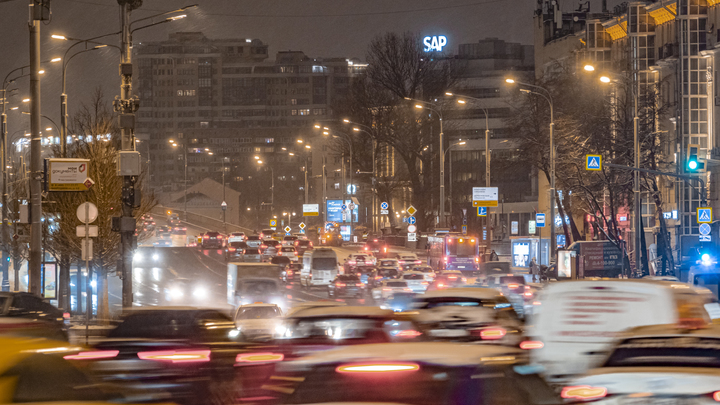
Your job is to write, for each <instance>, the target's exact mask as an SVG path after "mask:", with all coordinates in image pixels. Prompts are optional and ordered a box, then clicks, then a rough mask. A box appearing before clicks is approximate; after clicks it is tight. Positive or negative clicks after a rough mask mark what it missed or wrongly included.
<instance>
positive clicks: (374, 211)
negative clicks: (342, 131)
mask: <svg viewBox="0 0 720 405" xmlns="http://www.w3.org/2000/svg"><path fill="white" fill-rule="evenodd" d="M343 122H344V123H346V124H350V125H352V126H353V131H355V132H364V133H365V134H367V135H368V136H370V138H371V139H372V179H371V181H370V184H371V185H372V190H373V193H372V215H373V220H372V224H373V232H376V231H377V229H376V227H377V220H376V217H377V207H376V206H377V187H376V184H377V179H376V177H375V176H376V175H377V173H376V171H377V163H376V162H375V150H376V149H377V139H376V138H375V136H373V134H372V133H371V132H370V131H371V130H372V128H370V127H369V126H367V125H363V124H359V123H357V122H352V121H350V120H349V119H347V118H345V119H343Z"/></svg>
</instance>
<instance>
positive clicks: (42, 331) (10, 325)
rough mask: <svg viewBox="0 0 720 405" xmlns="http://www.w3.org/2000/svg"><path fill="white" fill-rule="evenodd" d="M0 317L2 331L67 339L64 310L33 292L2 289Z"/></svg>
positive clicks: (1, 332) (0, 329)
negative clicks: (4, 290)
mask: <svg viewBox="0 0 720 405" xmlns="http://www.w3.org/2000/svg"><path fill="white" fill-rule="evenodd" d="M52 288H55V286H54V285H53V286H52ZM0 319H2V322H1V324H2V327H1V328H0V334H6V333H10V334H15V335H22V336H34V337H46V338H50V339H54V340H65V341H66V340H68V336H67V330H66V326H65V322H64V318H63V312H62V311H61V310H59V309H57V308H56V307H54V306H52V305H51V304H50V303H49V302H47V301H44V300H43V299H42V298H40V297H39V296H37V295H34V294H31V293H27V292H0Z"/></svg>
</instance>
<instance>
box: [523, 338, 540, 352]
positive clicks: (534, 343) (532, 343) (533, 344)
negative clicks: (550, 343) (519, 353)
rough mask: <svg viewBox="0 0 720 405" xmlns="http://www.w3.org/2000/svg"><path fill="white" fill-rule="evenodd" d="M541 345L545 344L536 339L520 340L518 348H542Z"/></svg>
mask: <svg viewBox="0 0 720 405" xmlns="http://www.w3.org/2000/svg"><path fill="white" fill-rule="evenodd" d="M543 347H545V344H544V343H543V342H540V341H538V340H526V341H524V342H520V348H521V349H523V350H532V349H542V348H543Z"/></svg>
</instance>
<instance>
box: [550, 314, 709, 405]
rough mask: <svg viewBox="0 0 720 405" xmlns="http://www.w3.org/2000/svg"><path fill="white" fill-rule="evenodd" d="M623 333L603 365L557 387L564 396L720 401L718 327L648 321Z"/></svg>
mask: <svg viewBox="0 0 720 405" xmlns="http://www.w3.org/2000/svg"><path fill="white" fill-rule="evenodd" d="M624 336H625V338H624V339H623V340H621V341H620V342H619V343H618V344H617V345H616V346H614V348H613V349H612V350H611V351H610V355H609V356H608V357H607V358H606V360H605V361H604V362H603V364H602V365H600V366H598V367H595V368H593V369H590V370H589V371H588V372H587V373H586V374H585V375H584V376H582V377H579V378H576V379H573V380H572V381H570V382H569V383H568V384H567V385H565V386H564V387H563V388H562V393H561V396H562V397H563V398H564V399H565V400H566V402H571V403H586V402H592V403H593V404H641V403H642V404H673V405H675V404H682V405H686V404H687V405H689V404H698V405H700V404H716V403H718V402H720V390H718V387H719V386H720V327H718V326H715V325H708V326H706V327H697V325H696V326H695V327H691V328H689V329H688V328H687V327H683V326H682V325H676V324H673V325H653V326H645V327H639V328H635V329H631V330H630V331H628V332H627V333H625V334H624ZM637 398H642V400H643V401H642V402H640V401H638V400H637ZM572 401H575V402H572Z"/></svg>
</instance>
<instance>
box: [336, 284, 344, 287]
mask: <svg viewBox="0 0 720 405" xmlns="http://www.w3.org/2000/svg"><path fill="white" fill-rule="evenodd" d="M335 285H336V286H337V287H345V283H337V284H335Z"/></svg>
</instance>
